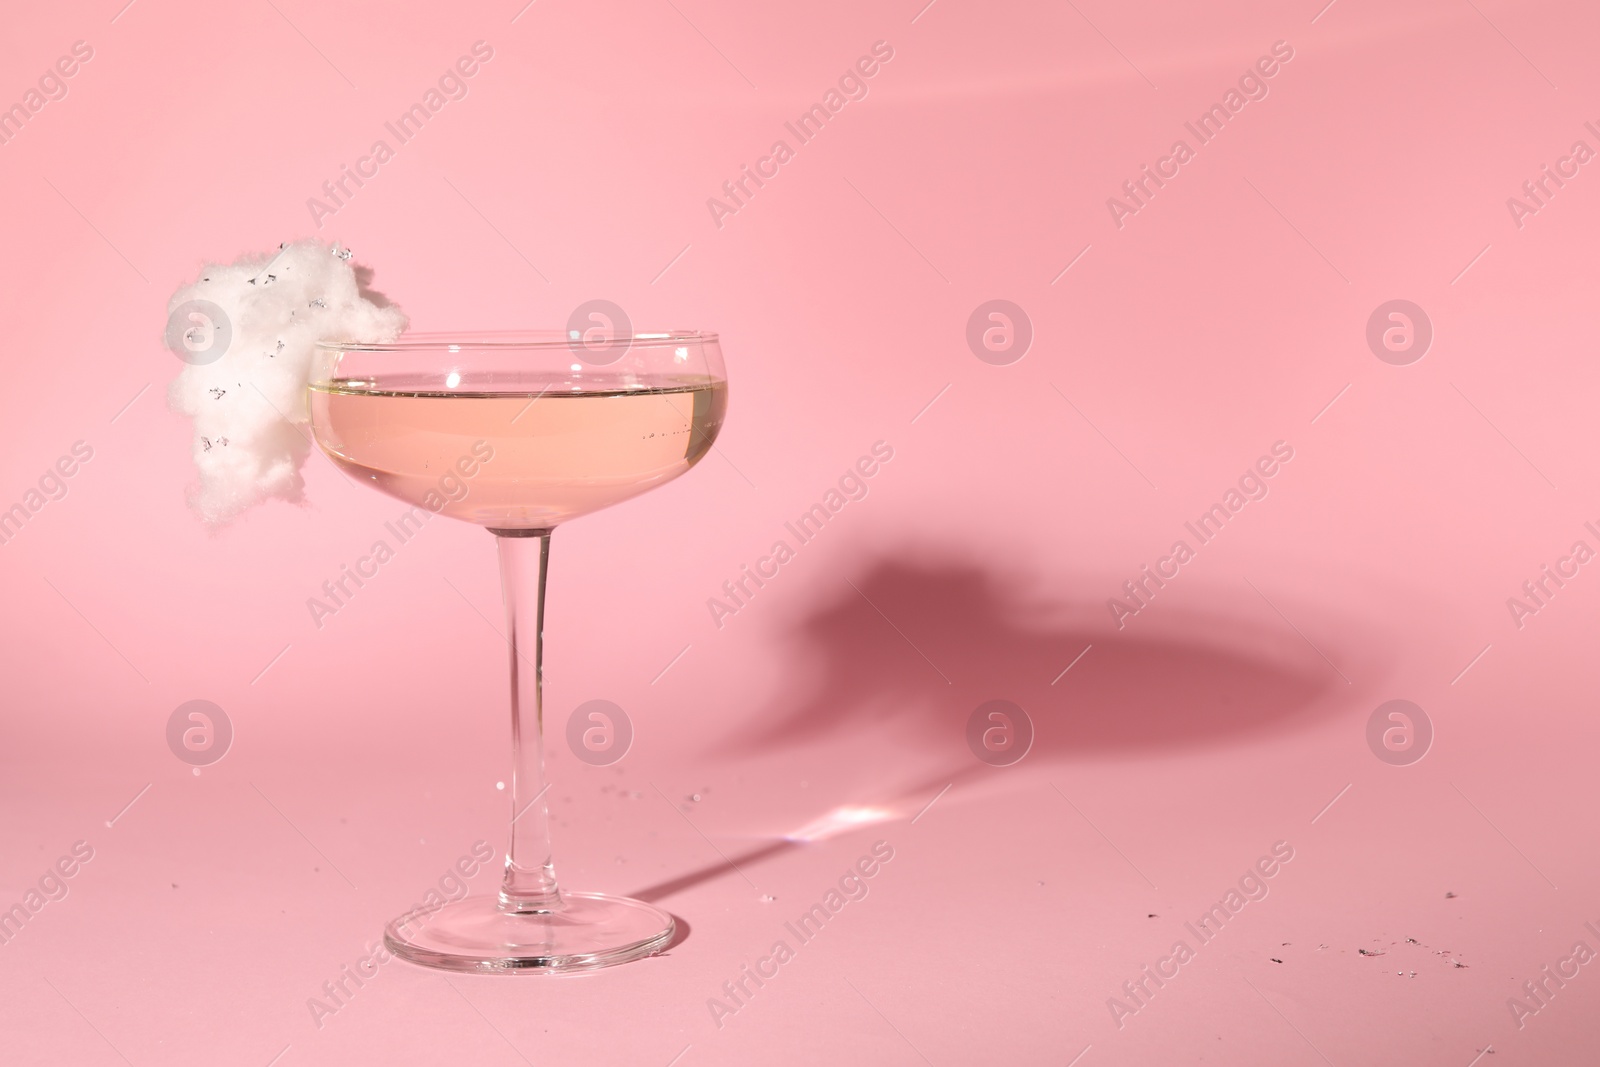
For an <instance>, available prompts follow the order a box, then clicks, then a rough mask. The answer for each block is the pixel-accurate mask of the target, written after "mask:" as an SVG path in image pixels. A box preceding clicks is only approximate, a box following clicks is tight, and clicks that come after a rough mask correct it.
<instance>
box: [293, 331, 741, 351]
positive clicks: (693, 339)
mask: <svg viewBox="0 0 1600 1067" xmlns="http://www.w3.org/2000/svg"><path fill="white" fill-rule="evenodd" d="M707 343H709V344H717V343H718V339H717V335H716V333H715V332H710V331H705V330H648V331H647V330H636V331H630V332H628V333H623V334H618V335H616V336H614V337H612V338H610V339H609V340H608V341H607V342H606V345H607V346H608V347H610V346H626V347H628V348H658V347H660V348H664V347H670V346H676V345H683V344H707ZM582 344H583V342H582V341H581V340H580V339H579V338H577V337H574V336H572V335H571V333H570V332H567V331H562V330H463V331H456V332H450V333H445V332H437V331H425V332H419V333H405V334H401V335H400V336H399V337H398V338H396V339H395V340H393V341H355V340H340V339H331V340H325V341H317V342H315V345H316V347H317V348H321V349H331V350H334V351H340V352H428V351H436V350H438V349H447V350H449V351H452V352H456V351H464V350H472V349H478V350H491V351H494V350H507V349H563V348H571V347H572V346H574V345H578V346H582Z"/></svg>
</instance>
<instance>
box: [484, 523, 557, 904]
mask: <svg viewBox="0 0 1600 1067" xmlns="http://www.w3.org/2000/svg"><path fill="white" fill-rule="evenodd" d="M490 532H491V533H493V534H494V535H495V543H496V544H497V545H498V546H499V550H500V581H501V585H502V588H503V591H504V595H505V602H506V630H507V639H508V641H509V643H510V645H511V842H510V844H509V845H508V846H507V849H506V876H505V881H504V882H503V883H502V884H501V887H500V910H501V911H510V912H521V913H530V912H549V911H554V910H556V909H558V908H560V907H561V891H560V890H559V889H558V888H557V887H556V872H555V866H554V864H553V863H552V862H551V859H550V808H549V805H548V803H547V801H546V798H545V791H546V790H547V789H548V788H549V783H547V782H546V781H545V777H544V716H543V709H542V707H541V703H540V688H541V686H542V683H543V680H544V578H545V569H546V567H547V566H548V564H549V561H550V531H549V530H491V531H490Z"/></svg>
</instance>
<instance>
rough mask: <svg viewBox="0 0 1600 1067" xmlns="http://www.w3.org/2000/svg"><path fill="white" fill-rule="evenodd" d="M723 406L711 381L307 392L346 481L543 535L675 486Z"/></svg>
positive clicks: (705, 444) (376, 385)
mask: <svg viewBox="0 0 1600 1067" xmlns="http://www.w3.org/2000/svg"><path fill="white" fill-rule="evenodd" d="M726 405H727V385H726V383H725V382H721V381H713V380H710V379H706V378H699V379H680V380H669V381H663V382H659V383H647V384H639V383H627V384H625V385H616V386H615V387H582V388H577V389H575V388H574V387H573V386H571V385H569V384H565V383H558V384H555V385H551V386H548V387H536V388H528V389H525V390H522V391H506V390H504V389H499V388H497V390H496V391H492V392H491V391H481V390H480V391H473V390H472V389H471V388H469V383H462V385H461V387H460V388H458V389H450V390H440V389H437V385H436V384H435V385H434V386H433V387H432V388H428V389H424V388H422V387H420V386H418V385H411V386H408V385H407V383H405V382H403V381H389V382H382V381H379V382H372V381H353V380H344V379H335V380H334V381H331V382H328V383H325V384H322V385H313V386H312V387H311V416H312V425H313V428H314V430H315V432H316V436H317V442H318V444H320V445H321V446H322V449H323V451H325V452H326V453H327V454H328V455H329V456H330V457H332V459H333V461H334V462H335V463H337V464H338V465H339V466H340V467H342V468H343V469H344V470H345V471H347V472H348V473H349V474H350V475H351V476H352V477H355V478H357V479H359V480H362V481H370V482H372V484H374V485H376V486H377V487H378V488H379V489H382V490H383V491H384V492H386V493H388V494H389V495H391V496H395V497H398V498H400V499H401V500H404V501H407V502H408V503H411V504H415V505H417V506H419V507H424V508H427V509H428V510H430V511H433V512H436V513H438V514H441V515H449V516H451V517H452V518H457V519H464V520H466V521H467V522H474V523H478V524H479V525H481V526H489V527H494V528H497V529H543V528H550V527H553V526H556V525H557V524H559V523H563V522H566V521H567V520H568V519H573V518H577V517H578V516H580V515H586V514H588V513H589V512H592V511H597V510H599V509H600V508H603V507H607V506H609V505H611V504H615V503H617V502H618V501H622V500H626V499H628V498H629V497H632V496H637V495H639V494H640V493H643V492H645V491H646V490H648V489H651V488H653V487H655V486H657V485H661V484H662V483H663V482H668V481H671V480H672V479H673V478H676V477H677V476H678V475H680V474H682V473H683V472H684V471H686V470H688V469H689V468H690V467H692V466H693V465H694V464H695V463H697V462H698V461H699V460H700V458H701V457H702V456H704V455H705V454H706V452H707V451H709V450H710V448H711V442H712V440H713V439H714V438H715V437H716V435H717V431H718V430H719V429H720V428H721V426H722V415H723V411H724V409H725V408H726Z"/></svg>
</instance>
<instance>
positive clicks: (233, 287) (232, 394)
mask: <svg viewBox="0 0 1600 1067" xmlns="http://www.w3.org/2000/svg"><path fill="white" fill-rule="evenodd" d="M369 276H370V272H368V271H366V270H365V269H364V268H359V267H356V266H354V265H352V263H351V262H350V253H349V252H348V251H345V250H343V249H340V248H339V247H338V246H337V245H327V244H322V243H320V242H317V241H300V242H297V243H295V244H290V245H284V246H283V247H282V248H281V249H280V250H279V251H278V252H277V253H275V254H270V255H250V256H245V257H243V258H241V259H239V260H236V261H235V262H233V263H231V264H227V265H213V266H207V267H206V268H205V269H204V270H202V271H201V272H200V277H199V280H197V281H196V282H194V283H193V284H192V285H186V286H184V287H183V288H182V289H179V290H178V291H177V292H176V293H174V294H173V295H172V299H171V300H170V301H169V302H168V305H167V312H168V315H169V316H171V315H173V314H174V313H176V312H178V310H179V309H180V308H181V307H182V306H183V305H184V304H185V303H188V302H190V301H195V300H203V301H209V302H210V303H212V304H215V305H216V306H217V307H218V308H220V309H221V310H222V313H223V314H224V315H225V316H226V317H227V325H228V328H229V330H230V332H231V336H230V339H229V341H228V345H227V350H226V351H225V352H224V353H223V354H222V356H221V358H220V359H216V360H215V361H212V362H207V363H204V364H203V365H202V364H198V363H187V364H186V365H185V367H184V369H183V371H182V372H181V373H180V374H179V375H178V377H177V379H176V380H174V381H173V383H172V385H171V387H170V388H169V389H168V391H167V399H168V402H169V403H170V404H171V405H172V408H173V410H174V411H177V412H179V413H181V414H184V415H188V416H189V417H190V418H192V419H193V420H194V443H193V453H194V462H195V466H196V468H198V470H199V473H200V482H199V485H198V486H197V487H195V488H194V489H193V490H192V491H191V493H190V495H189V504H190V506H191V507H193V508H194V509H195V511H196V512H198V513H199V515H200V517H201V518H202V519H204V520H205V521H206V522H207V523H209V524H211V525H213V526H215V525H220V524H222V523H226V522H228V521H229V520H231V519H233V518H235V517H236V516H238V515H239V514H240V513H241V512H243V511H245V510H246V509H247V508H250V507H252V506H254V505H256V504H259V503H261V502H262V501H264V500H267V499H269V498H271V497H277V498H279V499H281V500H286V501H290V502H298V501H299V500H300V499H301V496H302V493H303V491H304V487H305V483H304V481H303V479H302V478H301V476H300V468H301V467H302V465H304V463H305V461H306V458H307V457H308V456H309V455H310V452H311V447H312V446H311V431H310V421H311V417H310V410H309V407H308V404H307V399H306V385H307V383H308V381H309V380H310V376H311V363H312V357H313V355H314V349H315V345H316V342H318V341H327V340H348V341H368V342H373V341H392V340H394V339H395V338H396V337H398V336H399V335H400V333H401V331H402V330H404V329H405V327H406V317H405V315H404V314H403V313H402V312H401V311H400V309H399V308H397V307H394V306H393V305H391V304H389V302H388V301H387V300H386V299H384V298H383V297H382V296H381V295H380V294H377V293H373V292H371V291H369V290H367V289H366V287H365V285H364V282H365V280H366V278H367V277H369Z"/></svg>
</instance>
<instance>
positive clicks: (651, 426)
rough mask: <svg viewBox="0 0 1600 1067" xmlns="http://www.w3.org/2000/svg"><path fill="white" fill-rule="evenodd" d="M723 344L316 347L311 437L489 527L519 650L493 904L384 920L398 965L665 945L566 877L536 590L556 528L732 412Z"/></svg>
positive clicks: (685, 460) (620, 339)
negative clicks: (550, 779) (507, 804)
mask: <svg viewBox="0 0 1600 1067" xmlns="http://www.w3.org/2000/svg"><path fill="white" fill-rule="evenodd" d="M727 395H728V386H727V377H726V374H725V373H724V371H723V366H722V352H721V349H720V348H719V346H718V343H717V337H716V335H715V334H709V333H699V332H693V331H675V332H663V333H627V334H622V335H611V334H608V335H605V336H603V337H599V338H598V340H597V338H596V336H595V335H594V334H593V333H592V332H591V333H590V334H586V335H583V336H581V337H580V336H576V335H573V336H569V335H566V334H561V333H544V334H540V333H519V334H498V335H490V334H470V333H468V334H455V335H448V336H447V335H431V334H410V335H406V336H405V337H402V338H401V339H400V340H398V341H395V342H392V343H385V344H362V343H355V342H325V343H323V344H320V345H319V346H318V348H317V355H316V358H315V361H314V364H313V370H312V376H311V392H310V406H311V418H312V426H313V428H314V430H315V433H316V439H317V444H318V445H319V446H320V447H321V448H322V450H323V451H324V452H326V453H327V454H328V456H329V457H331V458H332V459H333V461H334V462H335V463H336V464H338V465H339V466H340V467H342V468H343V469H344V470H345V471H346V472H347V473H348V474H350V475H351V476H352V477H354V478H357V479H361V480H367V481H370V482H371V483H372V484H373V485H374V486H376V487H377V488H378V489H381V490H382V491H383V492H385V493H388V494H389V495H391V496H394V497H398V498H399V499H401V500H404V501H406V502H407V503H410V504H413V505H416V506H417V507H419V508H427V509H429V510H431V511H433V512H436V513H438V514H442V515H448V516H450V517H452V518H456V519H462V520H465V521H467V522H471V523H476V524H478V525H479V526H484V527H487V528H488V530H489V532H490V533H492V534H494V536H495V541H496V543H497V545H498V547H499V554H500V575H501V582H502V584H503V587H504V593H505V606H506V620H507V628H508V638H509V643H510V645H511V755H512V775H511V836H510V843H509V845H508V847H507V850H506V861H505V863H506V865H505V879H504V881H503V883H502V885H501V888H500V892H499V895H498V896H497V897H495V898H494V899H487V898H481V897H467V898H466V899H464V900H460V901H456V902H455V903H452V904H447V905H445V906H444V907H442V908H439V909H437V910H435V911H433V912H431V913H428V914H418V913H415V912H413V913H409V914H407V915H403V916H401V917H400V918H398V919H395V920H394V921H393V922H391V923H389V925H388V927H387V928H386V929H385V931H384V941H385V943H386V944H387V945H388V947H389V949H390V950H391V951H392V952H394V953H395V954H396V955H397V956H400V957H402V958H404V959H408V960H411V961H413V962H415V963H422V964H426V965H429V966H433V967H443V968H447V969H450V970H457V971H490V972H507V971H510V972H565V971H577V970H591V969H594V968H598V967H607V966H610V965H612V964H617V963H624V962H627V961H628V960H632V959H637V958H639V957H641V956H648V955H651V954H652V953H655V952H658V951H660V950H661V949H662V948H664V947H665V946H666V945H667V943H668V942H669V941H670V940H671V939H672V936H673V932H674V923H673V919H672V916H670V915H668V914H667V913H666V912H664V911H662V910H660V909H659V908H656V907H653V906H651V905H649V904H646V903H643V902H641V901H637V900H630V899H628V898H626V897H616V896H607V895H605V894H600V893H574V892H569V891H566V890H563V889H560V888H559V887H558V886H557V884H556V877H555V870H554V867H553V865H552V862H551V850H550V826H549V814H548V807H547V805H546V802H545V797H544V793H545V790H546V788H547V785H546V782H545V778H544V750H543V737H542V721H543V720H542V716H541V708H540V692H539V689H540V680H541V670H542V667H541V664H542V653H543V648H542V646H543V629H544V579H545V569H546V566H547V563H548V560H549V553H550V534H551V531H552V530H554V529H555V528H556V526H557V525H559V524H560V523H563V522H566V521H567V520H569V519H575V518H577V517H579V516H581V515H586V514H588V513H589V512H591V511H596V510H598V509H600V508H603V507H606V506H608V505H610V504H615V503H617V502H618V501H622V500H626V499H628V498H629V497H633V496H637V495H639V494H640V493H643V492H645V491H646V490H648V489H652V488H654V487H655V486H658V485H662V484H664V483H666V482H669V481H671V480H672V479H674V478H676V477H678V475H680V474H682V473H684V472H685V471H687V470H688V469H689V468H690V467H692V466H694V465H695V463H697V462H698V461H699V460H700V459H701V458H702V457H703V456H704V455H705V454H706V453H707V452H708V451H709V450H710V449H711V444H712V442H713V441H714V440H715V439H716V436H717V431H718V430H719V429H720V428H721V426H722V417H723V412H724V410H725V409H726V406H727Z"/></svg>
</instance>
